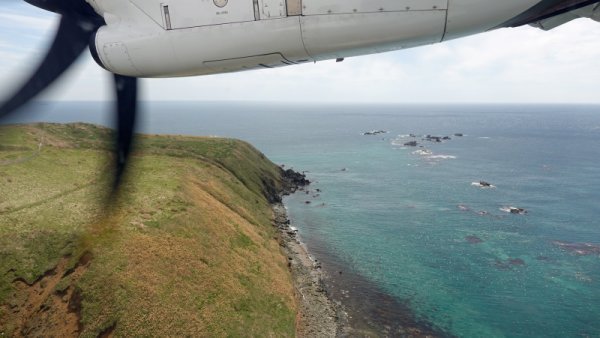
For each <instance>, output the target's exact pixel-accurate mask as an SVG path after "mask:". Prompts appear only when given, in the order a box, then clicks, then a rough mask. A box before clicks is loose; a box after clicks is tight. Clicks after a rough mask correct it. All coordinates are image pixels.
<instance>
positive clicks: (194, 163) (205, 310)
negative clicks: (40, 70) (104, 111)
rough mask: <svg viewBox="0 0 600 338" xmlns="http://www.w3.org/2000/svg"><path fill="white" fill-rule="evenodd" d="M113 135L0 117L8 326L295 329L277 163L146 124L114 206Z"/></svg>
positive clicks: (75, 330) (189, 331) (102, 332)
mask: <svg viewBox="0 0 600 338" xmlns="http://www.w3.org/2000/svg"><path fill="white" fill-rule="evenodd" d="M110 136H111V131H110V130H108V129H105V128H102V127H97V126H94V125H89V124H68V125H58V124H35V125H25V126H6V127H0V336H29V335H36V336H37V335H45V336H50V335H55V336H84V337H98V336H103V337H107V336H112V335H116V336H265V337H268V336H277V337H285V336H293V335H294V332H295V316H296V308H297V305H296V304H295V300H294V293H293V286H292V282H291V277H290V275H289V271H288V268H287V259H286V258H285V257H284V256H283V255H282V254H281V252H280V250H279V244H278V241H277V232H276V229H275V228H274V227H273V226H272V217H273V214H272V210H271V208H270V202H272V201H273V200H275V199H276V192H277V191H278V190H280V189H281V187H282V184H283V183H282V178H281V169H280V168H279V167H277V166H276V165H274V164H273V163H271V162H270V161H269V160H268V159H266V158H265V156H264V155H263V154H261V153H260V152H258V151H257V150H256V149H254V148H253V147H252V146H251V145H249V144H247V143H244V142H241V141H237V140H231V139H220V138H199V137H183V136H158V135H156V136H149V135H145V136H141V137H140V138H138V144H137V147H136V151H135V152H134V155H133V160H132V166H131V170H130V172H129V175H128V177H127V179H126V181H125V185H124V189H123V194H122V195H121V196H120V198H119V199H118V200H117V201H114V203H112V204H111V206H110V207H109V208H108V209H105V208H104V203H102V201H103V199H104V198H105V197H106V190H107V187H108V184H106V183H107V175H106V172H107V163H109V161H108V159H109V156H110V152H109V149H110V148H111V144H110V140H111V138H110Z"/></svg>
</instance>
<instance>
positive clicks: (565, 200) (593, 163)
mask: <svg viewBox="0 0 600 338" xmlns="http://www.w3.org/2000/svg"><path fill="white" fill-rule="evenodd" d="M44 110H45V114H43V115H41V116H38V117H37V118H35V119H38V120H54V121H61V122H65V121H75V120H77V121H80V120H85V121H91V122H97V123H106V118H105V117H102V116H103V115H101V114H100V113H99V112H100V111H101V108H100V107H99V106H98V105H94V104H92V103H78V104H75V103H63V104H61V105H53V106H51V108H50V107H45V108H44ZM146 110H147V114H146V115H145V118H144V119H143V124H142V127H141V128H140V129H141V130H143V131H147V132H152V133H176V134H194V135H207V134H209V135H220V136H232V137H238V138H242V139H245V140H248V141H249V142H251V143H253V144H254V145H255V146H256V147H257V148H259V149H260V150H261V151H263V152H264V153H265V154H266V155H267V156H269V157H270V158H271V159H273V160H274V161H275V162H277V163H285V164H286V165H288V166H293V167H294V168H295V169H297V170H306V171H308V173H307V175H308V176H309V178H310V179H311V180H312V181H314V183H313V185H312V187H311V189H312V190H313V191H312V192H311V193H310V194H304V193H302V194H296V195H294V196H291V197H289V198H288V199H287V200H286V204H287V206H288V208H289V213H290V216H291V217H292V219H293V221H294V223H295V224H296V226H297V227H298V228H299V229H300V234H301V236H302V238H303V239H304V240H305V241H306V243H307V245H308V247H309V249H310V248H311V245H315V249H318V250H315V252H318V253H321V255H326V253H331V254H332V255H335V256H336V260H337V261H338V263H339V262H342V263H343V264H344V265H345V266H346V267H347V268H348V269H351V270H353V271H355V272H357V273H359V274H360V275H362V276H364V277H365V278H366V280H369V281H370V282H372V283H373V285H374V286H376V287H377V288H380V289H381V290H384V291H385V292H386V293H388V294H389V295H391V296H393V297H394V298H395V299H397V300H398V301H399V302H402V303H404V304H408V306H409V307H410V310H411V311H412V312H413V313H414V314H415V315H416V316H417V318H419V319H422V320H425V321H427V322H429V323H431V324H432V325H434V326H436V327H438V328H440V329H441V330H443V331H445V332H447V333H448V334H452V335H457V336H464V337H503V336H506V337H542V336H543V337H578V336H584V337H585V336H600V247H598V248H597V249H596V247H595V246H588V247H583V248H584V249H586V250H587V251H585V250H584V251H580V252H579V254H578V253H577V252H575V251H574V250H569V249H570V248H572V247H571V246H569V245H571V244H572V243H591V244H593V245H600V221H599V218H600V202H599V201H600V190H599V189H598V188H599V187H600V160H599V159H600V142H599V141H600V106H567V105H564V106H556V105H554V106H540V105H538V106H535V105H528V106H518V105H504V106H475V105H471V106H469V105H463V106H459V105H453V106H381V105H379V106H370V105H363V106H343V105H324V106H323V105H322V106H318V105H293V104H287V105H283V104H261V103H252V104H249V103H227V104H225V103H201V104H191V103H154V104H148V106H147V107H146ZM28 119H34V117H28ZM374 129H385V130H388V131H389V133H387V134H381V135H377V136H365V135H362V132H364V131H369V130H374ZM411 133H412V134H418V135H426V134H431V135H439V136H446V135H448V136H451V138H452V139H451V140H448V141H445V142H443V143H432V142H427V141H421V138H417V140H418V141H419V142H422V144H423V145H424V146H425V149H427V150H429V151H430V152H431V154H429V155H423V154H416V153H414V152H415V151H416V150H419V149H420V148H406V147H403V146H402V144H404V143H405V142H408V141H409V140H412V138H410V137H406V136H404V135H407V134H411ZM455 133H463V134H464V136H463V137H455V136H453V134H455ZM421 150H423V149H421ZM480 180H485V181H488V182H490V183H492V184H494V185H495V186H496V188H492V189H481V188H479V187H476V186H473V185H472V184H471V183H472V182H477V181H480ZM317 188H318V189H320V190H321V192H320V193H319V196H316V194H317V192H316V190H315V189H317ZM313 195H315V197H313ZM307 200H310V201H311V203H310V204H306V203H305V202H306V201H307ZM323 203H324V205H323ZM507 206H515V207H521V208H525V209H526V210H527V211H528V213H527V214H526V215H516V214H510V213H506V212H504V211H502V210H500V209H501V208H502V207H507ZM469 236H471V237H469ZM468 239H471V241H469V240H468ZM474 239H477V240H474ZM556 241H560V243H562V244H560V243H557V242H556ZM472 242H477V243H472ZM317 243H318V244H317ZM317 245H318V248H316V246H317ZM575 245H578V244H575ZM581 248H582V247H581V246H579V247H576V249H581ZM596 250H597V251H596ZM317 256H318V254H317ZM319 258H320V259H321V260H323V261H325V262H327V257H319Z"/></svg>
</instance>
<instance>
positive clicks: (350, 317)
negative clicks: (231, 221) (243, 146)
mask: <svg viewBox="0 0 600 338" xmlns="http://www.w3.org/2000/svg"><path fill="white" fill-rule="evenodd" d="M281 176H282V180H283V188H282V189H281V190H280V194H279V195H278V196H277V197H276V198H275V199H270V201H271V208H272V210H273V214H274V219H273V226H275V227H277V229H278V232H279V246H280V247H281V250H282V252H283V254H284V255H285V256H286V257H287V259H288V268H289V271H290V272H291V274H292V283H293V286H294V291H295V297H296V302H297V304H298V313H297V317H296V335H297V336H298V337H350V336H361V337H391V336H393V337H427V338H431V337H453V336H452V335H451V334H449V333H447V332H444V331H443V330H441V329H440V328H437V327H435V326H433V325H432V324H431V323H429V322H427V321H425V320H423V319H419V318H416V316H415V314H414V313H413V311H411V309H410V307H409V305H408V303H409V302H410V301H406V302H401V301H399V300H397V299H395V298H393V297H392V296H390V295H389V294H387V293H386V292H385V291H383V290H381V289H380V288H379V287H378V286H377V285H375V284H373V283H372V282H371V281H369V280H367V279H365V278H364V277H362V276H361V275H359V274H357V273H356V272H354V271H352V269H349V267H348V266H345V265H344V264H341V262H340V261H339V260H338V259H336V258H335V254H334V253H331V252H328V250H326V249H325V250H324V251H323V250H321V249H317V252H313V253H312V254H311V253H309V251H308V248H307V244H306V243H304V242H303V241H302V240H301V239H300V238H299V235H298V229H297V228H296V227H295V226H293V224H292V220H291V219H290V218H289V216H288V213H287V209H286V207H285V205H284V203H283V198H282V196H286V195H292V194H294V193H295V192H296V191H297V190H302V189H301V188H303V187H306V186H308V185H309V184H310V183H311V182H310V181H309V180H307V179H306V176H305V175H304V174H301V173H298V172H295V171H293V170H289V169H288V170H285V171H284V170H282V173H281ZM271 191H272V190H271ZM312 245H316V246H317V248H319V247H320V248H326V246H325V245H324V243H321V244H319V243H312ZM317 257H319V260H318V259H317ZM332 272H335V274H332ZM334 275H335V277H334Z"/></svg>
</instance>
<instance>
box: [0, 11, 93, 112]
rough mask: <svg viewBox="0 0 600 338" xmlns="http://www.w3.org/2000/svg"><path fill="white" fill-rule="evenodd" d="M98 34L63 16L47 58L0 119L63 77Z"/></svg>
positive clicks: (15, 95) (16, 94)
mask: <svg viewBox="0 0 600 338" xmlns="http://www.w3.org/2000/svg"><path fill="white" fill-rule="evenodd" d="M94 31H95V27H90V25H89V24H82V22H81V21H80V20H77V19H75V18H70V17H67V16H63V17H62V18H61V20H60V25H59V27H58V31H57V32H56V37H55V38H54V42H53V43H52V46H51V47H50V50H48V53H47V54H46V57H45V58H44V60H43V61H42V63H41V64H40V66H39V67H38V69H37V70H36V71H35V72H34V73H33V75H32V76H31V78H30V79H29V80H28V81H27V82H26V83H25V84H24V85H23V87H21V89H19V90H18V91H17V92H15V94H14V95H13V96H12V97H11V98H10V99H9V100H8V101H6V102H5V103H4V104H3V105H2V106H1V107H0V118H2V117H4V116H7V115H9V114H10V113H12V112H14V111H16V110H17V109H19V108H21V107H22V106H24V105H25V104H27V103H28V102H29V101H30V100H31V99H33V98H34V97H35V96H36V95H38V94H39V93H40V92H42V91H43V90H44V89H46V88H47V87H48V86H49V85H50V84H52V82H54V81H55V80H56V79H57V78H58V77H60V75H62V74H63V73H64V72H65V71H66V70H67V69H68V68H69V67H70V66H71V65H72V64H73V62H75V60H77V58H78V57H79V55H81V53H82V52H83V51H84V49H85V48H87V46H88V43H89V41H90V37H91V35H92V34H93V33H94Z"/></svg>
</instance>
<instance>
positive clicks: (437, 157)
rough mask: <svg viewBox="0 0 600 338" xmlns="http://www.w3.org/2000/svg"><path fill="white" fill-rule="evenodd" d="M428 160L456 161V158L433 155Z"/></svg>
mask: <svg viewBox="0 0 600 338" xmlns="http://www.w3.org/2000/svg"><path fill="white" fill-rule="evenodd" d="M427 158H428V159H431V160H454V159H456V156H453V155H431V156H428V157H427Z"/></svg>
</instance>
